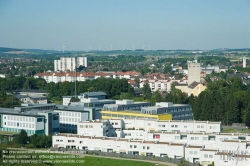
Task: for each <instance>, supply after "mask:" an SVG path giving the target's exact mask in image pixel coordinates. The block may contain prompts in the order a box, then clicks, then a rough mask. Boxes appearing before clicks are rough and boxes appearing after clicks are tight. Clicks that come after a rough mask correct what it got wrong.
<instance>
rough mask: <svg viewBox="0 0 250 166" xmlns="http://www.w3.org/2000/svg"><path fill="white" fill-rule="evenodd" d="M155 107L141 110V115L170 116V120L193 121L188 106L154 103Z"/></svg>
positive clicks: (189, 106) (191, 112)
mask: <svg viewBox="0 0 250 166" xmlns="http://www.w3.org/2000/svg"><path fill="white" fill-rule="evenodd" d="M155 105H156V106H151V107H143V108H141V114H150V115H157V114H172V120H193V119H194V116H193V110H192V108H191V105H189V104H173V103H171V102H160V103H159V102H158V103H157V102H156V104H155Z"/></svg>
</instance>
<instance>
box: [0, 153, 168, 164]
mask: <svg viewBox="0 0 250 166" xmlns="http://www.w3.org/2000/svg"><path fill="white" fill-rule="evenodd" d="M23 154H25V155H26V156H30V158H25V159H23V160H26V161H27V160H30V161H40V163H41V161H42V162H43V163H46V164H47V165H51V166H78V165H83V166H118V165H119V166H155V165H156V164H155V163H150V162H142V161H133V160H122V159H110V158H105V157H103V156H96V157H92V156H84V155H73V154H72V155H71V154H55V153H53V154H52V153H25V152H24V153H23ZM18 155H22V154H18ZM31 156H32V158H31ZM65 162H67V163H65ZM49 163H51V164H49ZM30 164H31V163H30ZM46 164H44V166H45V165H46ZM0 165H1V164H0ZM32 165H39V166H41V165H43V164H33V163H32ZM159 166H166V165H165V164H164V165H161V164H159Z"/></svg>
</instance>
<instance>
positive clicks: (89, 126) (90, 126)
mask: <svg viewBox="0 0 250 166" xmlns="http://www.w3.org/2000/svg"><path fill="white" fill-rule="evenodd" d="M80 128H93V125H80ZM101 128H102V126H101Z"/></svg>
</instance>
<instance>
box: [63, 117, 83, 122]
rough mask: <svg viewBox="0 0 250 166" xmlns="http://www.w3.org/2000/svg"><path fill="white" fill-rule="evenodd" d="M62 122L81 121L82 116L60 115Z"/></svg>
mask: <svg viewBox="0 0 250 166" xmlns="http://www.w3.org/2000/svg"><path fill="white" fill-rule="evenodd" d="M60 120H61V121H62V122H76V123H77V122H79V121H81V120H80V118H68V117H60Z"/></svg>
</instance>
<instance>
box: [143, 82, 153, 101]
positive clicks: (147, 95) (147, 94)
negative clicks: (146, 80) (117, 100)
mask: <svg viewBox="0 0 250 166" xmlns="http://www.w3.org/2000/svg"><path fill="white" fill-rule="evenodd" d="M142 96H143V98H144V99H148V100H149V99H150V98H151V96H152V94H151V89H150V86H149V84H144V85H143V88H142Z"/></svg>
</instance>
